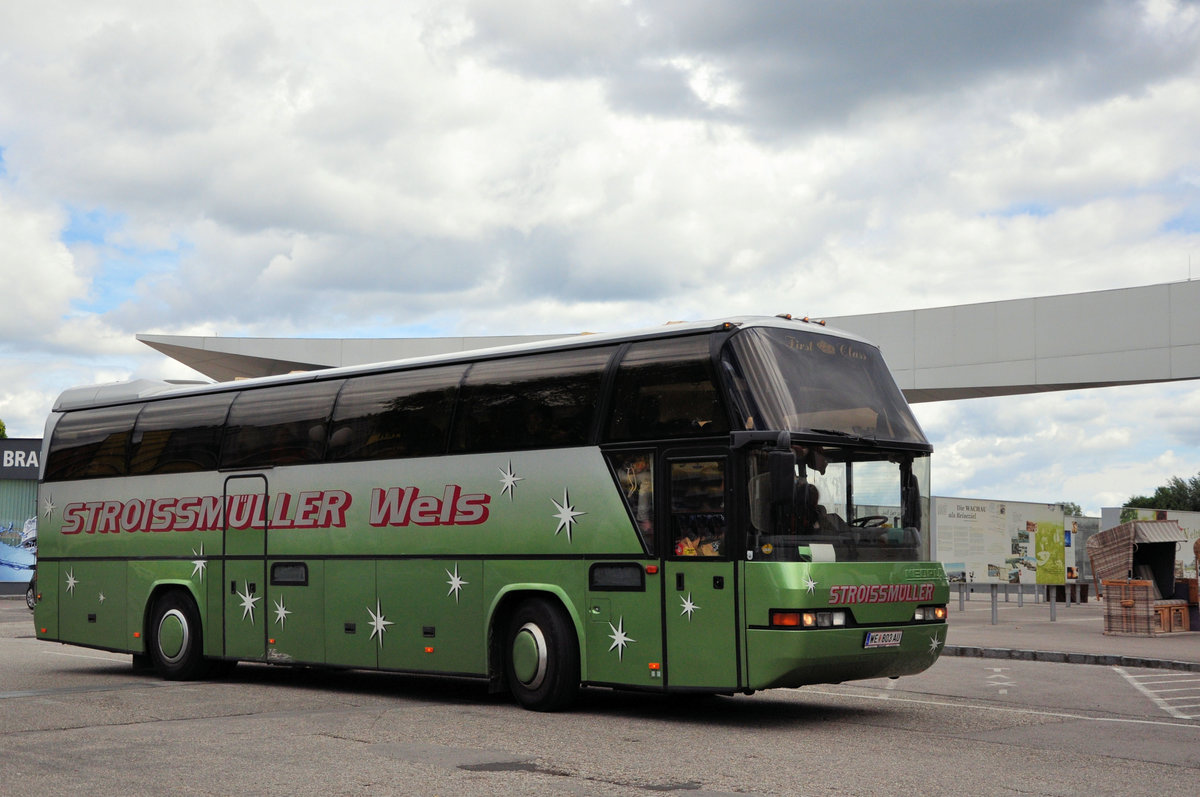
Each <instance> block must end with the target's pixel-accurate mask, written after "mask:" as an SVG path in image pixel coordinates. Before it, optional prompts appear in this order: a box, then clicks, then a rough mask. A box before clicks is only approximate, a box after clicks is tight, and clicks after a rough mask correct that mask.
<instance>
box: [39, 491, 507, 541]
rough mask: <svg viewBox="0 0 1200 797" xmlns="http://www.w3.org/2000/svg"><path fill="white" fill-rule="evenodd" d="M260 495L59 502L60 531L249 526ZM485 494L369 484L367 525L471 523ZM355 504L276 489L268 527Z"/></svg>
mask: <svg viewBox="0 0 1200 797" xmlns="http://www.w3.org/2000/svg"><path fill="white" fill-rule="evenodd" d="M267 499H268V497H267V496H266V495H264V494H262V493H251V494H243V495H227V496H216V495H202V496H190V497H186V498H145V499H142V498H135V499H132V500H129V501H78V502H74V503H70V504H67V505H66V506H65V507H64V508H63V524H62V530H61V531H62V533H63V534H80V533H83V534H119V533H121V532H123V531H124V532H136V531H150V532H158V531H212V530H216V529H220V528H223V527H225V528H231V529H247V528H251V527H252V526H256V525H258V526H261V525H263V522H264V519H267V518H268V510H267V505H268V500H267ZM490 502H491V496H490V495H487V494H486V493H464V492H463V488H462V487H461V486H459V485H457V484H448V485H446V487H445V490H444V491H443V494H442V496H441V497H440V498H439V497H437V496H433V495H421V494H420V490H418V488H416V487H390V488H382V487H375V488H373V489H372V490H371V509H370V520H369V524H370V525H371V526H375V527H383V526H408V525H416V526H473V525H478V524H480V523H483V522H485V521H486V520H487V518H488V504H489V503H490ZM353 503H354V498H353V496H352V495H351V494H350V493H348V492H346V491H345V490H312V491H308V492H301V493H296V494H292V493H286V492H280V493H275V494H274V495H272V496H270V501H269V507H270V510H269V522H268V526H269V527H270V528H272V529H330V528H345V527H346V513H347V511H348V510H349V509H350V507H351V505H352V504H353Z"/></svg>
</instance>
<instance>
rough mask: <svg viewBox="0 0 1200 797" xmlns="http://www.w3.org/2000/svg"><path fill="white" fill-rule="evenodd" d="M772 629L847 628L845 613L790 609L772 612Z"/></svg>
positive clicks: (773, 610)
mask: <svg viewBox="0 0 1200 797" xmlns="http://www.w3.org/2000/svg"><path fill="white" fill-rule="evenodd" d="M771 627H772V628H845V627H846V613H845V612H844V611H833V612H814V611H795V610H790V609H772V610H771Z"/></svg>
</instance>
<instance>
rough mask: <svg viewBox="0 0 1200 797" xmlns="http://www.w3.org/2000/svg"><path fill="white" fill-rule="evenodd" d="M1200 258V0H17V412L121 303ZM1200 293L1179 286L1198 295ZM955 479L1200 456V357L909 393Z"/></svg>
mask: <svg viewBox="0 0 1200 797" xmlns="http://www.w3.org/2000/svg"><path fill="white" fill-rule="evenodd" d="M1192 277H1195V278H1200V8H1198V7H1197V5H1196V4H1195V3H1192V2H1176V1H1175V0H1148V2H1128V1H1127V0H1113V1H1112V2H1067V1H1065V0H1063V1H1060V2H1052V3H1047V2H1042V1H1041V0H1029V1H1027V2H1025V1H1022V0H989V1H985V0H972V1H970V2H966V1H964V2H944V1H943V0H937V1H936V2H934V1H933V0H929V1H926V2H922V1H921V0H914V1H913V2H904V3H898V2H884V1H883V0H870V2H860V1H858V0H837V1H836V2H833V1H830V2H801V1H799V0H797V1H796V2H773V1H772V2H759V3H755V2H745V0H736V1H735V0H729V1H723V0H722V1H718V0H626V1H625V2H619V1H613V2H608V1H607V0H593V1H591V2H575V1H572V0H495V1H492V0H474V1H472V0H429V1H428V2H425V0H408V1H407V2H402V3H400V2H394V0H391V1H389V2H372V1H371V0H360V1H356V2H353V3H339V4H333V3H315V2H308V0H286V1H284V0H279V1H278V2H276V1H275V0H258V1H257V2H250V1H249V0H210V2H205V3H193V4H185V5H180V4H175V3H161V2H156V1H155V0H128V1H122V0H106V2H104V3H95V2H88V1H87V0H74V1H71V2H57V1H56V0H42V1H41V2H39V3H4V4H2V5H0V278H2V279H3V284H4V288H5V292H4V296H5V298H6V301H5V308H4V313H3V315H2V316H0V418H2V419H3V420H4V421H5V422H6V423H7V425H8V430H9V434H10V436H14V437H16V436H28V437H37V436H40V435H41V428H42V424H43V421H44V419H45V416H46V413H47V411H48V409H49V407H50V405H51V403H52V401H53V398H54V396H55V395H56V394H57V393H58V392H59V391H60V390H62V389H63V388H65V387H68V386H70V385H74V384H80V383H90V382H97V381H109V380H113V379H124V378H129V377H133V376H140V377H150V378H157V377H170V378H177V377H189V376H194V374H193V373H192V372H190V371H188V370H187V369H185V368H183V367H182V366H180V365H178V364H176V363H174V362H172V361H170V360H167V359H166V358H164V357H163V356H162V355H159V354H157V353H155V352H154V351H152V350H150V349H149V348H147V347H145V346H144V345H142V344H139V343H138V342H136V340H135V339H134V335H135V334H136V333H138V332H158V333H171V334H189V335H227V336H235V335H257V336H269V337H282V336H319V337H360V336H361V337H382V336H412V335H487V334H517V333H548V332H574V331H579V330H593V331H607V330H616V329H624V328H630V327H637V326H643V325H650V324H658V323H661V322H663V321H667V320H675V319H700V318H711V317H716V316H723V315H729V314H734V313H739V314H740V313H761V314H774V313H778V312H792V313H796V314H804V315H814V316H822V315H830V316H836V315H854V314H860V313H867V312H881V311H888V310H907V309H916V308H923V307H937V306H943V305H953V304H962V303H967V302H977V301H990V300H998V299H1013V298H1023V297H1031V296H1045V295H1052V294H1059V293H1072V292H1077V291H1085V290H1103V289H1111V288H1123V287H1130V286H1134V285H1145V284H1151V283H1159V282H1173V281H1180V280H1186V279H1189V278H1192ZM1198 323H1200V321H1198ZM918 409H919V415H920V418H921V420H922V422H923V423H924V424H925V426H926V430H927V432H928V433H929V435H930V437H931V438H932V439H933V441H934V443H935V445H936V446H937V448H938V452H939V453H938V455H937V456H936V457H935V461H936V462H937V463H938V464H937V465H935V471H934V481H935V484H934V490H935V492H936V493H938V494H940V495H951V496H967V497H982V498H992V499H1003V500H1030V501H1047V502H1053V501H1059V500H1067V501H1072V502H1075V503H1078V504H1080V505H1082V506H1083V507H1084V508H1085V509H1087V510H1089V511H1092V512H1098V510H1099V508H1100V507H1101V506H1112V505H1116V504H1119V503H1120V502H1121V501H1122V500H1123V499H1125V498H1127V497H1128V496H1129V495H1132V494H1135V493H1144V492H1149V491H1152V490H1153V489H1154V487H1156V486H1158V485H1159V484H1162V483H1163V482H1165V481H1166V479H1167V478H1169V477H1171V476H1175V475H1179V476H1185V477H1186V476H1191V475H1195V474H1196V473H1197V472H1200V423H1197V419H1198V418H1200V384H1197V383H1181V384H1177V385H1171V386H1156V387H1149V386H1147V387H1134V388H1124V389H1109V390H1099V391H1086V392H1079V393H1071V394H1054V395H1048V396H1047V395H1044V396H1035V397H1025V398H1005V399H994V400H992V399H988V400H977V401H966V402H953V403H947V404H940V405H931V404H930V405H921V406H920V407H919V408H918Z"/></svg>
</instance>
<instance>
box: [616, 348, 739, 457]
mask: <svg viewBox="0 0 1200 797" xmlns="http://www.w3.org/2000/svg"><path fill="white" fill-rule="evenodd" d="M708 342H709V339H708V337H707V336H703V337H693V338H672V339H666V340H649V341H646V342H644V343H635V344H634V345H632V346H630V347H629V351H628V352H626V354H625V357H624V358H622V360H621V366H620V368H619V369H618V371H617V382H616V386H615V388H614V394H613V410H612V418H611V420H610V421H609V425H608V435H607V438H608V439H609V440H612V441H624V440H655V439H661V438H669V437H692V436H706V435H713V434H727V433H728V432H729V419H728V416H727V415H726V412H725V409H724V407H723V405H722V404H721V401H720V398H719V397H718V394H717V389H716V386H715V384H714V380H713V375H712V373H713V372H712V361H711V358H710V356H709V350H708Z"/></svg>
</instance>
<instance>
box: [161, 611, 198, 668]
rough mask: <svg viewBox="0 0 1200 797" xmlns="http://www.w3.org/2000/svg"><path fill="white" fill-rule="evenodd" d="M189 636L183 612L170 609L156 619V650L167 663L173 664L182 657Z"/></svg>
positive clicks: (189, 632)
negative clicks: (159, 618) (160, 617)
mask: <svg viewBox="0 0 1200 797" xmlns="http://www.w3.org/2000/svg"><path fill="white" fill-rule="evenodd" d="M190 636H191V631H190V630H189V629H188V623H187V618H186V617H184V616H183V612H181V611H179V610H178V609H171V610H169V611H168V612H167V613H166V614H164V615H163V616H162V619H161V620H159V621H158V652H159V653H160V654H161V655H162V657H163V660H164V661H165V662H167V664H175V663H176V662H178V661H179V660H180V659H182V658H183V655H184V653H185V652H187V646H188V639H189V637H190Z"/></svg>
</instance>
